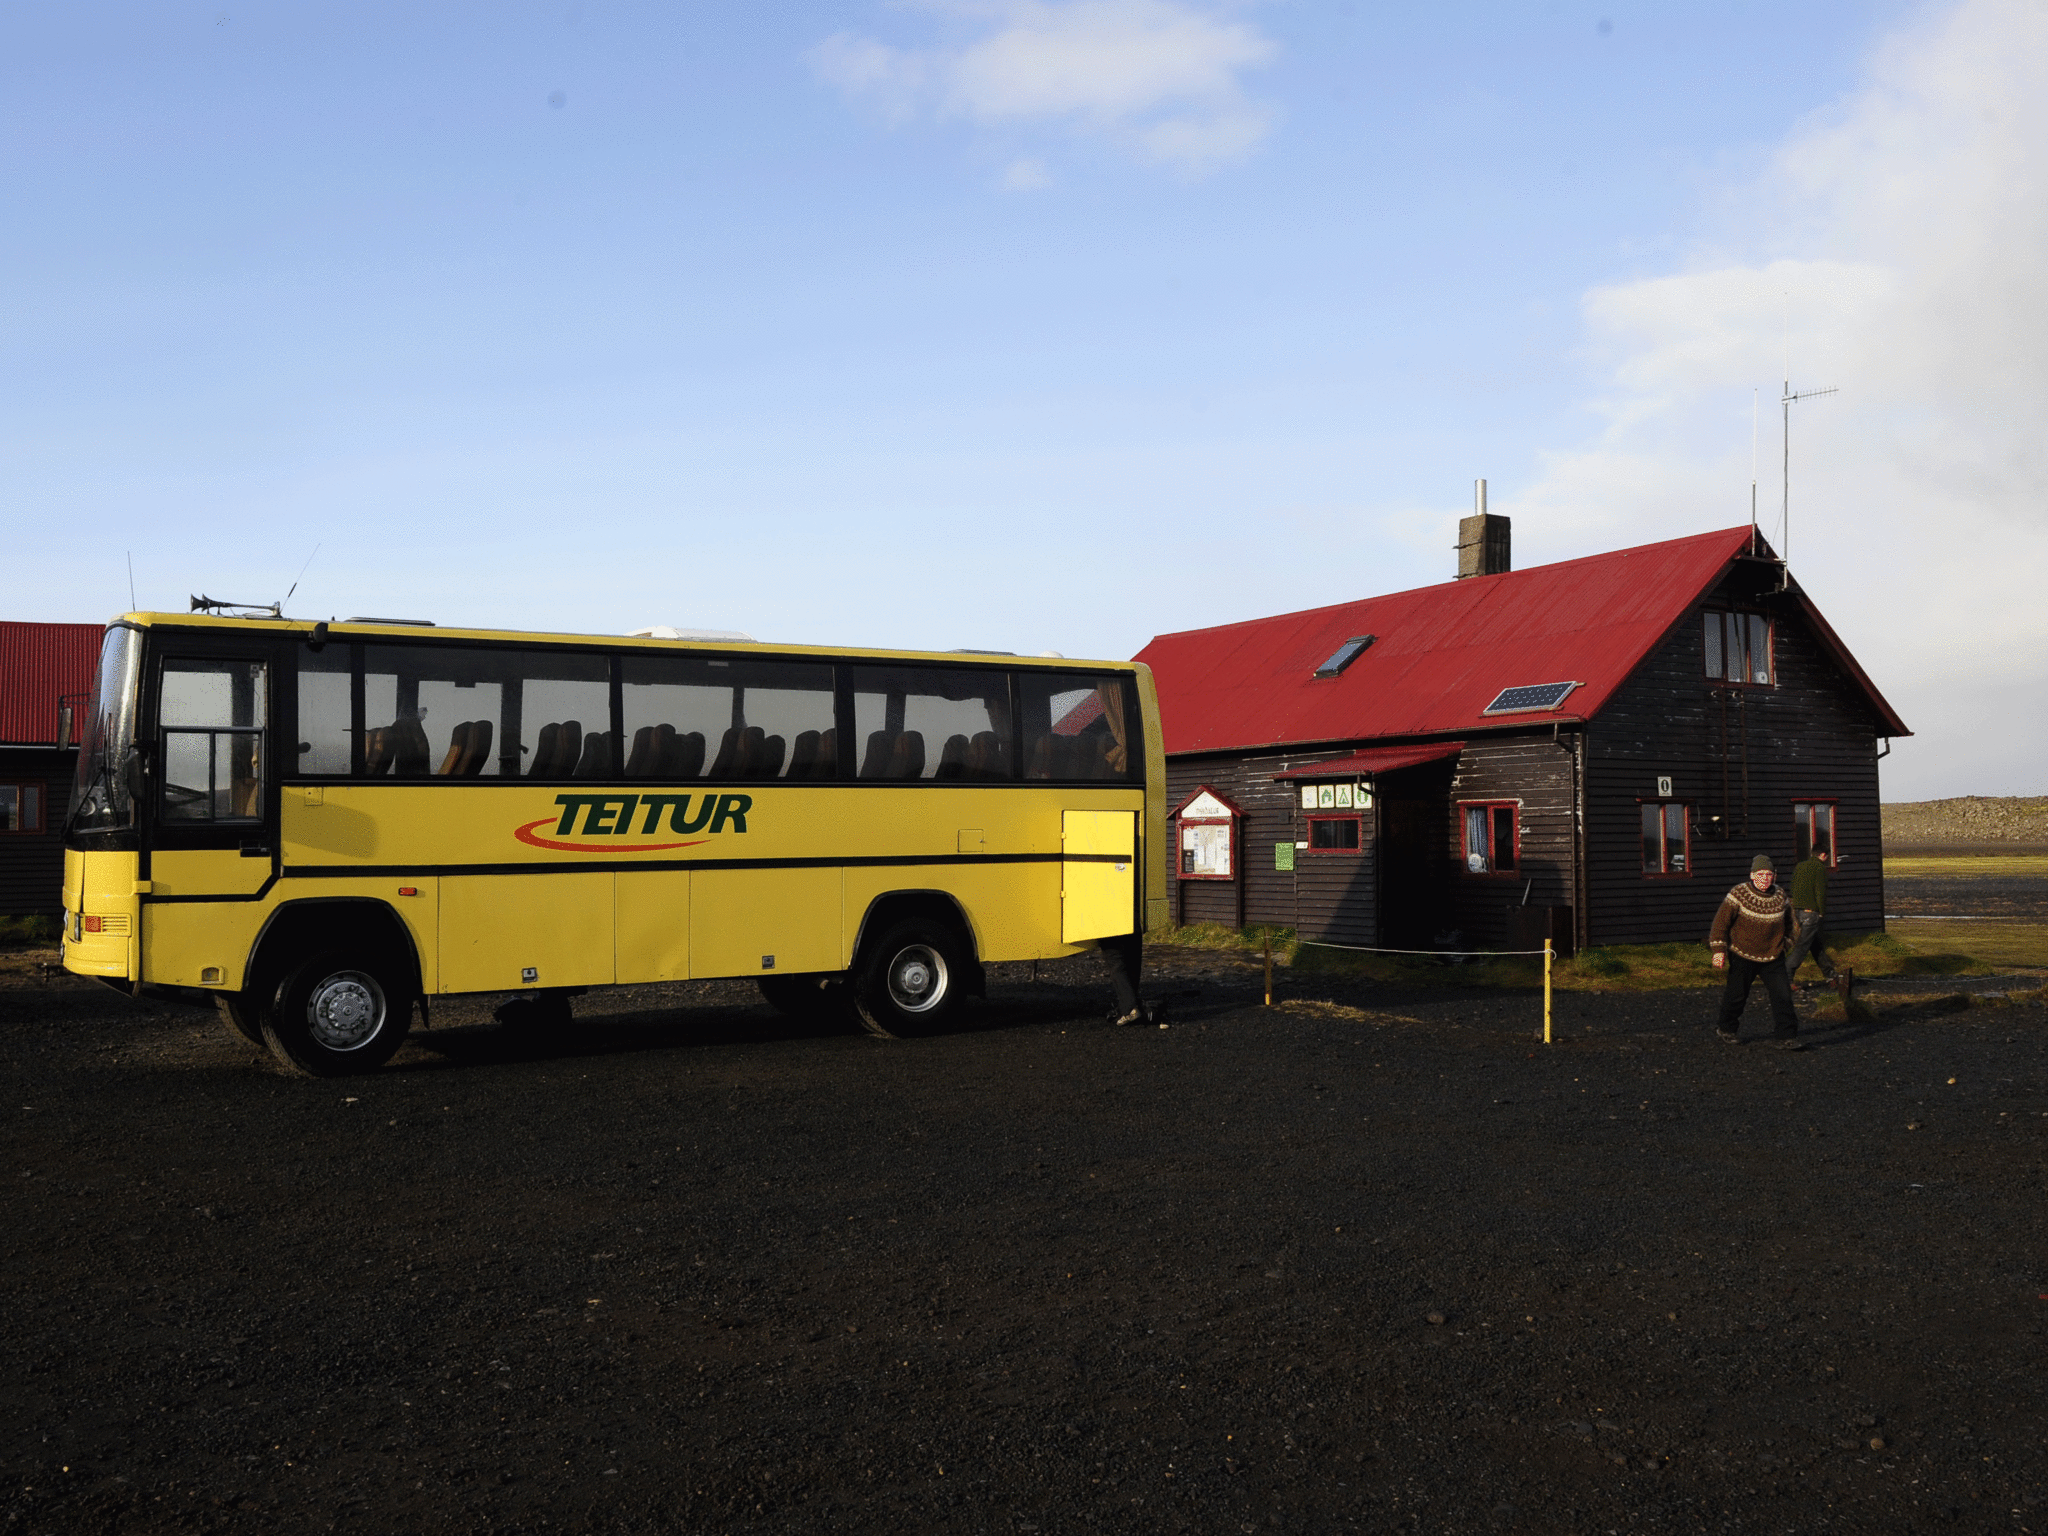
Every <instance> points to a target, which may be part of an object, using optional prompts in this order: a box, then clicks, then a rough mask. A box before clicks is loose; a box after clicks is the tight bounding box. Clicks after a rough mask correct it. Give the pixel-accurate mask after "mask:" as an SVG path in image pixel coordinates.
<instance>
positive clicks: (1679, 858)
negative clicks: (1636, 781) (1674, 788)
mask: <svg viewBox="0 0 2048 1536" xmlns="http://www.w3.org/2000/svg"><path fill="white" fill-rule="evenodd" d="M1642 811H1643V873H1644V875H1646V876H1649V875H1689V874H1691V873H1692V807H1691V806H1689V805H1687V804H1685V803H1684V802H1683V801H1679V800H1645V801H1644V802H1643V806H1642Z"/></svg>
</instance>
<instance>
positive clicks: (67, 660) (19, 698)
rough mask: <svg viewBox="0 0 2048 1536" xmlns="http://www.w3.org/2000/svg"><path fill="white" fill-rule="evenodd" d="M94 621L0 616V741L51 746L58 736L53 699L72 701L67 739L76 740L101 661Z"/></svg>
mask: <svg viewBox="0 0 2048 1536" xmlns="http://www.w3.org/2000/svg"><path fill="white" fill-rule="evenodd" d="M105 633H106V631H105V630H104V629H103V628H102V627H101V626H100V625H98V624H17V623H8V622H0V744H5V745H8V746H49V745H51V744H53V743H55V741H56V740H57V701H58V699H60V698H62V697H65V696H66V695H73V694H75V695H80V697H77V698H74V699H73V700H72V704H73V706H74V711H73V716H72V718H73V722H74V723H73V725H72V727H71V740H72V743H73V744H74V745H75V744H76V743H77V741H78V730H79V725H80V724H82V723H83V718H84V715H85V699H84V697H83V695H85V694H88V693H91V692H92V674H93V668H94V667H95V666H97V665H98V663H99V656H100V636H101V635H103V634H105Z"/></svg>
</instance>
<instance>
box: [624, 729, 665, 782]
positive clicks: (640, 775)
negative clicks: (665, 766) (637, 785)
mask: <svg viewBox="0 0 2048 1536" xmlns="http://www.w3.org/2000/svg"><path fill="white" fill-rule="evenodd" d="M660 766H661V749H660V747H659V746H658V745H657V744H656V742H655V734H654V727H653V726H651V725H643V726H641V727H640V729H639V730H637V731H635V732H634V733H633V751H632V753H631V755H629V756H628V757H627V758H626V777H627V778H629V779H651V778H653V777H654V775H655V772H656V770H657V769H659V768H660Z"/></svg>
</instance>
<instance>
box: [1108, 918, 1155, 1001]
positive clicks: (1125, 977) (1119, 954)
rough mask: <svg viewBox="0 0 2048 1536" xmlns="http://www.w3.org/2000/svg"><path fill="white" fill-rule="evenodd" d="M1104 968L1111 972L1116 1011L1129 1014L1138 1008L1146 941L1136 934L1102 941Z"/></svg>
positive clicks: (1110, 977) (1110, 983) (1111, 986)
mask: <svg viewBox="0 0 2048 1536" xmlns="http://www.w3.org/2000/svg"><path fill="white" fill-rule="evenodd" d="M1102 968H1103V969H1104V970H1105V971H1107V972H1109V985H1110V990H1111V991H1113V992H1115V993H1116V1011H1117V1013H1118V1014H1119V1015H1122V1014H1126V1013H1129V1012H1130V1011H1131V1010H1132V1009H1133V1008H1135V1007H1137V1006H1138V975H1139V973H1140V972H1141V971H1142V970H1144V968H1145V941H1144V939H1142V938H1141V937H1140V936H1139V935H1137V934H1135V933H1131V934H1126V935H1124V937H1122V938H1120V939H1104V940H1103V941H1102Z"/></svg>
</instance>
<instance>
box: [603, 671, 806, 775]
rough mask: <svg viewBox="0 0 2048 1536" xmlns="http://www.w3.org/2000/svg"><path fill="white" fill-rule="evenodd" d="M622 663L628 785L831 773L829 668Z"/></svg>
mask: <svg viewBox="0 0 2048 1536" xmlns="http://www.w3.org/2000/svg"><path fill="white" fill-rule="evenodd" d="M620 665H621V668H622V671H621V675H620V681H621V687H620V697H621V699H622V701H623V703H624V706H625V728H626V740H627V741H629V742H631V743H633V751H632V752H631V753H629V754H628V756H627V759H626V776H627V777H628V778H635V779H640V778H647V779H663V780H666V781H668V782H671V783H673V782H675V781H677V780H683V779H696V778H711V779H715V780H722V781H728V782H730V781H735V780H737V781H747V780H759V779H811V778H835V777H837V776H838V750H839V749H838V737H837V736H835V735H834V734H833V730H832V720H833V714H832V667H831V664H830V663H828V662H813V661H751V660H743V659H738V658H735V659H731V660H727V659H724V658H719V657H706V656H699V655H689V654H681V655H664V654H662V653H660V652H658V651H657V652H635V653H631V654H628V655H627V656H625V657H624V658H622V660H621V663H620Z"/></svg>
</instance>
